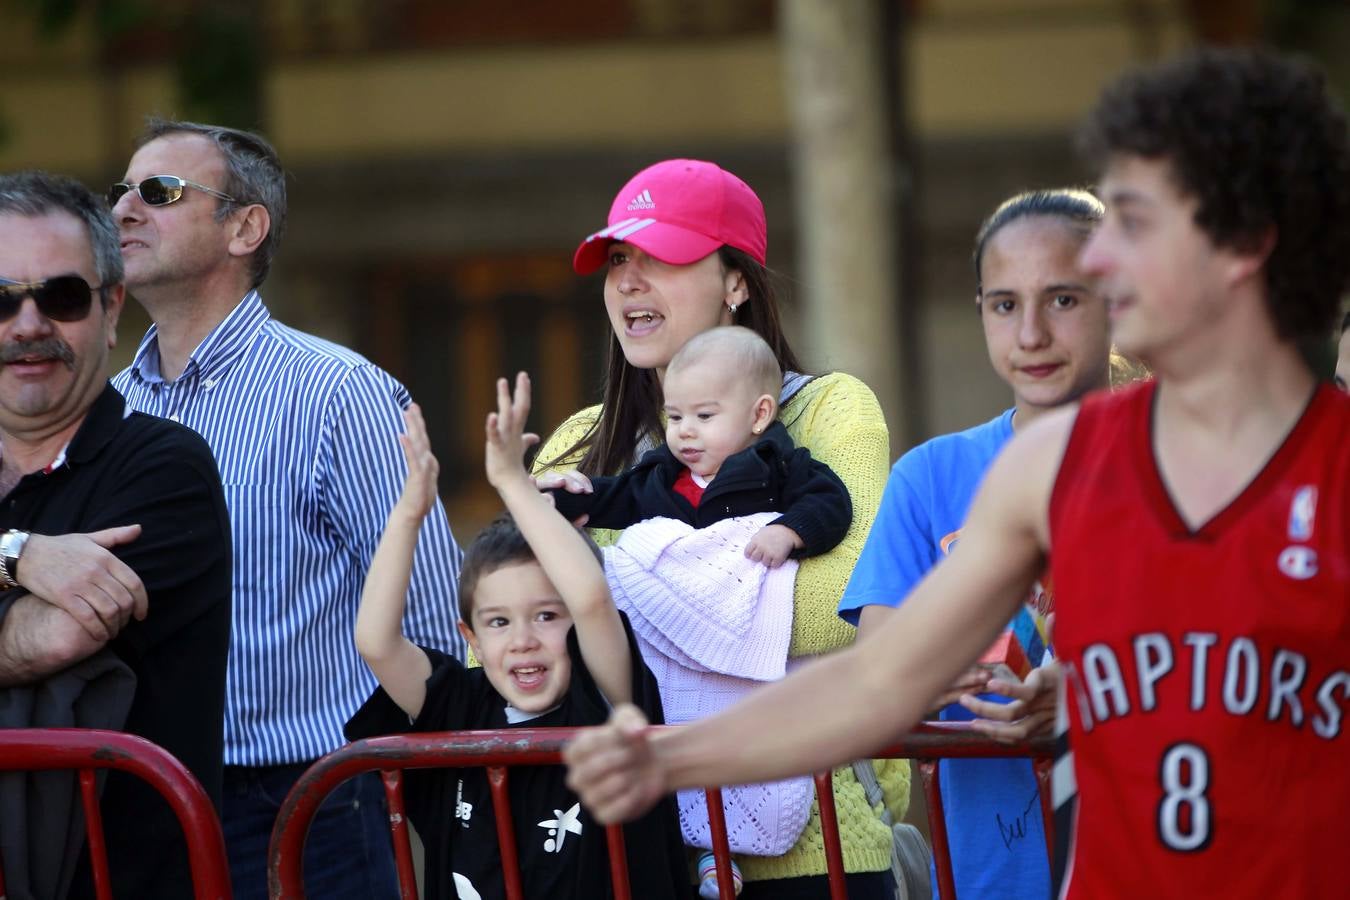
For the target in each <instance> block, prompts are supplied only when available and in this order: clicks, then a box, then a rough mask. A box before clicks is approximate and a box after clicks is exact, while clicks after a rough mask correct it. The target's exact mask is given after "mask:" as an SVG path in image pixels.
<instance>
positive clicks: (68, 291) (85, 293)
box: [0, 275, 104, 322]
mask: <svg viewBox="0 0 1350 900" xmlns="http://www.w3.org/2000/svg"><path fill="white" fill-rule="evenodd" d="M103 287H104V286H103V285H99V286H98V287H90V286H89V282H87V281H85V280H84V279H83V278H81V277H80V276H78V275H57V276H56V277H55V278H48V279H47V280H45V281H29V282H21V281H10V280H8V279H5V278H0V322H7V321H9V320H10V319H12V318H14V317H15V316H16V315H18V314H19V307H21V306H23V298H24V297H32V298H33V302H34V303H36V304H37V308H38V312H40V313H42V314H43V315H44V316H46V317H47V318H49V319H51V320H52V321H54V322H78V321H80V320H81V319H83V318H84V317H85V316H87V315H89V305H90V303H91V302H92V300H93V296H94V291H99V292H100V293H101V292H102V291H103Z"/></svg>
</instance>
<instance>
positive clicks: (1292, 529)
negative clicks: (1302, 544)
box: [1289, 484, 1317, 541]
mask: <svg viewBox="0 0 1350 900" xmlns="http://www.w3.org/2000/svg"><path fill="white" fill-rule="evenodd" d="M1316 516H1317V486H1316V485H1312V484H1305V485H1304V486H1303V487H1301V488H1299V489H1298V490H1297V491H1295V492H1294V500H1293V502H1292V503H1290V504H1289V540H1291V541H1307V540H1311V539H1312V534H1313V519H1314V518H1316Z"/></svg>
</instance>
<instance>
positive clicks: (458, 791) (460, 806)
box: [455, 778, 473, 828]
mask: <svg viewBox="0 0 1350 900" xmlns="http://www.w3.org/2000/svg"><path fill="white" fill-rule="evenodd" d="M455 818H456V819H462V820H463V821H464V827H465V828H468V827H469V819H471V818H473V804H472V803H465V802H464V779H463V778H461V779H460V780H459V783H458V784H457V785H456V786H455Z"/></svg>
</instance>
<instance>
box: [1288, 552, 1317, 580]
mask: <svg viewBox="0 0 1350 900" xmlns="http://www.w3.org/2000/svg"><path fill="white" fill-rule="evenodd" d="M1279 566H1280V571H1281V572H1283V573H1284V574H1286V575H1288V576H1289V577H1290V578H1292V579H1294V580H1295V581H1307V580H1308V579H1309V578H1312V577H1313V576H1314V575H1316V574H1317V551H1316V550H1314V549H1313V548H1311V547H1305V546H1304V545H1303V544H1290V545H1289V546H1288V547H1285V548H1284V551H1283V552H1282V553H1280V559H1279Z"/></svg>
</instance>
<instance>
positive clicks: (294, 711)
mask: <svg viewBox="0 0 1350 900" xmlns="http://www.w3.org/2000/svg"><path fill="white" fill-rule="evenodd" d="M109 200H110V202H112V203H113V215H114V218H115V219H116V220H117V224H118V228H119V230H120V232H121V246H122V254H123V257H124V260H125V264H126V283H127V286H128V288H129V289H130V290H131V292H132V293H133V294H134V295H135V297H136V299H137V300H138V301H139V302H140V303H141V305H142V306H144V307H145V309H146V310H147V311H148V312H149V313H150V315H151V317H152V318H153V319H154V321H155V324H154V326H153V327H152V328H151V329H150V331H149V332H148V333H147V334H146V336H145V338H144V339H143V340H142V341H141V345H140V347H139V349H138V350H137V352H136V356H135V358H134V360H133V361H132V364H131V365H130V366H129V367H128V368H127V369H125V370H124V371H122V372H121V373H119V374H118V375H117V376H116V378H115V379H114V384H115V385H116V387H117V388H118V389H119V390H120V391H121V392H122V393H123V394H124V395H125V396H126V398H127V400H128V401H129V402H130V404H131V405H132V406H133V407H134V408H136V409H139V410H143V411H146V412H150V413H154V414H156V415H160V416H164V417H167V418H169V419H173V420H174V421H178V422H182V423H183V424H185V425H187V426H189V427H191V428H193V429H194V430H196V431H198V432H199V433H200V434H202V436H203V437H205V438H206V440H207V443H209V444H210V445H211V448H212V450H213V451H214V453H215V456H216V460H217V462H218V464H219V466H220V471H221V480H222V481H223V482H224V485H225V496H226V502H227V503H228V505H229V509H230V517H231V520H232V531H233V536H234V547H235V554H234V560H235V561H234V617H233V636H232V640H231V645H230V660H229V668H228V671H227V678H226V709H225V764H226V768H225V790H224V803H223V808H222V811H221V815H222V821H223V824H224V828H225V839H226V844H227V846H228V849H229V852H230V865H231V876H232V879H233V881H234V887H235V896H236V897H238V898H249V897H264V896H266V868H265V864H266V850H267V841H268V836H269V834H270V832H271V828H272V823H273V821H274V820H275V818H276V813H277V809H278V806H279V804H280V801H281V800H282V798H283V797H284V796H285V794H286V792H287V791H288V790H289V789H290V788H291V786H292V784H293V783H294V782H295V780H296V779H297V778H298V777H299V775H300V774H301V773H302V772H303V771H304V769H305V768H306V767H307V766H308V765H309V764H311V763H312V762H313V761H314V760H315V759H317V758H318V757H320V756H322V755H323V754H325V753H327V752H329V751H331V750H333V749H334V748H336V747H338V746H339V745H341V744H342V743H343V737H342V724H343V722H345V721H346V720H347V718H348V717H349V716H350V715H351V714H352V713H353V712H354V711H355V710H356V708H357V707H358V706H359V705H360V703H361V701H362V700H363V699H364V698H365V697H366V696H368V695H369V694H370V693H371V691H372V690H373V689H374V687H375V680H374V678H373V677H372V675H371V674H370V672H369V671H368V670H367V669H366V667H365V666H364V665H363V664H362V662H361V660H360V658H359V657H358V656H357V653H356V650H355V647H354V645H353V643H352V638H351V635H352V628H353V624H354V621H355V615H356V609H357V605H358V601H359V598H360V592H361V585H362V582H363V580H364V577H365V573H366V569H367V568H368V566H369V564H370V558H371V555H372V553H373V552H374V550H375V546H376V544H377V542H378V539H379V536H380V532H381V530H382V528H383V523H384V520H385V517H386V515H387V514H388V511H389V509H390V508H391V507H392V506H393V504H394V502H395V501H396V500H397V498H398V494H399V490H400V487H401V485H402V482H403V477H404V471H405V464H404V461H403V457H402V453H401V451H400V449H399V446H398V442H397V438H396V435H397V434H398V433H399V432H400V431H401V430H402V410H403V408H404V407H406V406H407V405H408V404H409V402H410V398H409V396H408V393H407V391H406V390H405V389H404V387H403V386H402V385H401V384H399V383H398V382H397V381H396V380H394V379H393V378H392V377H391V376H390V375H389V374H387V373H386V372H384V371H382V370H381V369H379V368H378V367H376V366H374V365H373V364H371V363H370V362H369V361H368V360H366V359H364V358H362V357H361V356H359V355H358V354H356V353H354V352H352V351H350V350H348V349H346V348H343V347H340V346H337V345H335V344H332V343H329V342H328V341H324V340H321V339H319V338H316V337H313V336H311V335H307V334H304V333H301V332H299V331H296V330H294V329H291V328H287V327H286V326H284V325H282V324H281V323H279V322H277V321H276V320H274V319H272V318H271V316H270V315H269V313H268V310H267V308H266V307H265V306H264V305H263V301H262V298H261V296H260V295H259V293H258V288H259V286H260V285H261V284H262V283H263V280H264V279H265V278H266V276H267V272H268V268H269V266H270V263H271V260H272V257H273V255H274V254H275V252H276V249H277V245H278V243H279V242H280V239H281V233H282V230H283V226H284V222H285V215H286V188H285V175H284V172H283V170H282V168H281V165H280V162H279V160H278V159H277V155H276V152H275V151H274V150H273V149H272V147H271V146H270V145H269V144H268V143H267V142H266V141H265V140H263V139H262V138H261V137H259V136H257V135H254V134H250V133H247V132H242V131H236V130H234V129H229V128H221V127H215V126H209V125H199V124H195V123H186V122H167V121H162V120H152V121H151V122H150V123H149V124H148V127H147V130H146V133H145V134H144V135H143V136H142V138H141V140H140V142H139V145H138V149H137V150H136V152H135V155H134V156H133V157H132V159H131V162H130V163H129V164H128V166H127V171H126V176H125V180H124V181H123V182H121V183H119V184H117V185H114V186H113V188H112V190H111V191H110V194H109ZM419 544H420V546H419V552H418V556H417V562H416V566H415V569H414V572H413V578H412V584H411V587H410V592H409V601H408V617H407V623H406V628H407V631H408V635H409V637H410V638H412V639H413V640H414V641H417V642H419V643H423V644H426V645H429V646H433V647H437V648H441V649H443V650H445V651H446V652H450V653H454V654H455V655H456V656H460V657H461V658H462V656H463V644H462V642H461V640H460V638H459V637H458V632H457V628H456V625H455V613H454V610H455V608H456V598H455V592H456V581H457V578H458V573H459V561H460V550H459V548H458V547H457V546H456V545H455V542H454V539H453V538H452V537H451V535H450V529H449V525H448V523H447V522H446V518H445V511H444V509H442V508H441V507H440V504H439V503H438V504H437V508H436V509H435V510H434V511H433V512H432V514H431V515H430V516H428V517H427V522H426V525H425V526H424V530H423V533H422V535H421V538H420V542H419ZM305 871H306V879H307V881H306V886H307V890H308V892H309V894H310V896H316V897H353V898H362V900H366V898H371V897H381V896H393V895H394V891H395V882H394V877H393V863H392V852H391V846H390V841H389V837H388V831H387V824H386V818H385V813H384V801H383V795H382V792H381V788H380V785H379V782H378V780H377V779H376V778H375V777H374V776H371V777H367V778H363V779H357V780H354V781H352V782H348V784H347V785H346V786H344V787H342V788H340V789H339V790H338V791H337V792H336V793H335V794H334V795H333V797H331V798H330V800H329V801H328V803H327V804H325V811H324V813H322V814H321V816H320V818H319V819H318V820H316V822H315V824H314V827H313V829H312V830H311V831H310V835H309V841H308V849H307V852H306V863H305Z"/></svg>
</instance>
